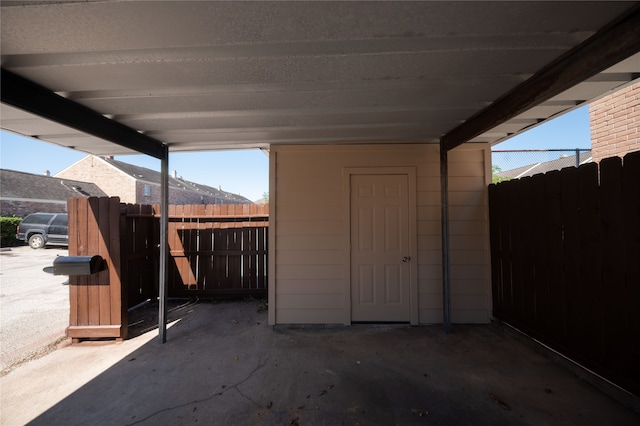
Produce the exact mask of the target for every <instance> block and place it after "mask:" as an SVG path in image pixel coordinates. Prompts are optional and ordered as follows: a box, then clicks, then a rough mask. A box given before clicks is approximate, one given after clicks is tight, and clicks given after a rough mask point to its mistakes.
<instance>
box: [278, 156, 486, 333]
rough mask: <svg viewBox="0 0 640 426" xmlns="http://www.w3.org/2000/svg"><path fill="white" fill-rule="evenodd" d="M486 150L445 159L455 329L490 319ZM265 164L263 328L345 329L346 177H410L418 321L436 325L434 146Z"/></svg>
mask: <svg viewBox="0 0 640 426" xmlns="http://www.w3.org/2000/svg"><path fill="white" fill-rule="evenodd" d="M489 149H490V148H489V146H488V145H471V146H470V147H460V148H457V149H455V150H453V151H451V152H450V154H449V161H450V164H449V171H450V204H451V207H450V208H451V225H450V226H451V248H452V251H451V269H452V283H451V284H452V317H453V321H454V322H458V323H484V322H488V321H489V319H490V297H489V295H490V284H489V269H488V268H489V266H488V265H489V255H488V224H487V195H486V187H487V174H488V170H489V169H490V165H489V164H488V163H487V161H489ZM271 155H272V156H273V158H272V167H271V174H272V176H271V179H272V182H271V185H272V196H271V206H272V218H273V219H272V221H271V223H272V224H274V225H275V226H273V229H272V232H273V233H272V237H275V249H276V250H275V259H272V271H271V272H272V275H271V277H270V283H274V285H273V286H272V287H271V289H270V290H271V294H270V298H271V301H272V302H271V303H270V309H271V310H272V311H271V312H270V320H271V322H272V323H279V324H286V323H344V322H348V321H349V315H350V312H349V306H348V305H349V302H348V301H349V296H348V294H349V291H350V288H349V285H350V284H349V269H348V266H349V247H348V244H349V241H348V229H349V224H348V223H347V220H348V216H347V211H348V207H349V206H348V205H346V204H347V203H348V201H347V198H346V196H345V192H346V191H347V189H346V187H345V185H344V177H343V170H344V168H346V167H415V170H416V172H417V173H416V192H417V193H416V204H417V205H416V215H417V223H416V229H417V254H418V259H417V262H418V268H417V269H418V274H417V275H418V276H417V281H418V294H417V298H418V302H419V306H418V311H419V318H418V321H419V322H420V323H440V322H442V266H441V265H442V263H441V249H440V246H441V233H440V165H439V152H438V146H437V145H395V146H390V145H354V146H333V147H326V146H307V147H304V146H272V148H271ZM274 219H275V220H274ZM271 253H274V251H271ZM272 256H273V255H272Z"/></svg>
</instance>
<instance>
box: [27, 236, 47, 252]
mask: <svg viewBox="0 0 640 426" xmlns="http://www.w3.org/2000/svg"><path fill="white" fill-rule="evenodd" d="M29 247H31V248H32V249H39V248H42V247H44V237H43V236H42V235H40V234H33V235H32V236H30V237H29Z"/></svg>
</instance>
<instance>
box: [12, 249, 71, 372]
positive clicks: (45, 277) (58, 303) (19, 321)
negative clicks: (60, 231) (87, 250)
mask: <svg viewBox="0 0 640 426" xmlns="http://www.w3.org/2000/svg"><path fill="white" fill-rule="evenodd" d="M66 255H67V249H66V247H64V248H60V247H46V248H44V249H40V250H33V249H32V248H30V247H29V246H20V247H12V248H2V250H0V280H1V282H2V284H1V285H0V364H1V367H2V368H1V370H2V373H3V374H4V373H6V372H7V371H8V369H10V368H12V367H13V366H15V365H17V364H19V363H20V362H23V361H24V360H27V359H30V358H32V357H34V356H39V355H41V354H42V353H43V352H46V351H47V350H49V349H50V348H51V347H52V345H53V344H55V343H56V342H57V341H59V340H60V339H63V338H64V336H65V329H66V327H67V326H68V325H69V287H68V286H67V285H65V284H66V283H68V277H66V276H55V275H52V274H49V273H46V272H44V271H43V268H44V267H46V266H52V265H53V260H54V259H55V258H56V257H57V256H66Z"/></svg>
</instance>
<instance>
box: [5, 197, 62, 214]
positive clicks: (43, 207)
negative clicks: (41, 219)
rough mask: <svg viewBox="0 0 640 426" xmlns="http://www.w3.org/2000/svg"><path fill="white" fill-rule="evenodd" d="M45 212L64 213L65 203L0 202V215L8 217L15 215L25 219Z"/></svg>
mask: <svg viewBox="0 0 640 426" xmlns="http://www.w3.org/2000/svg"><path fill="white" fill-rule="evenodd" d="M37 212H47V213H66V212H67V203H66V202H60V203H53V202H50V203H46V202H35V201H22V200H2V201H0V215H1V216H9V215H16V216H18V217H25V216H27V215H29V214H31V213H37Z"/></svg>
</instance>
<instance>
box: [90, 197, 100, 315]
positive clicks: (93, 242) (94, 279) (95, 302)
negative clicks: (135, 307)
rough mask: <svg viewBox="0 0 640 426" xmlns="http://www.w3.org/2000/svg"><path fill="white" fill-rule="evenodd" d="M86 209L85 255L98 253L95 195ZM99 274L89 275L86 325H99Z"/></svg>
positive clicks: (97, 217)
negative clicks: (87, 321)
mask: <svg viewBox="0 0 640 426" xmlns="http://www.w3.org/2000/svg"><path fill="white" fill-rule="evenodd" d="M88 201H89V208H88V211H87V236H88V237H87V256H93V255H96V254H98V251H99V248H100V232H101V230H100V204H99V203H100V201H99V199H98V198H96V197H90V198H89V199H88ZM100 278H101V277H100V274H93V275H90V276H89V286H88V297H89V323H88V325H100V307H101V306H100V305H101V304H100V285H101V282H100V281H101V280H100Z"/></svg>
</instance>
